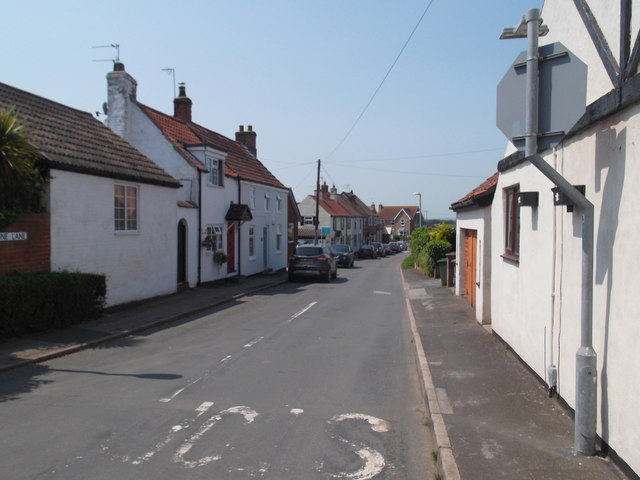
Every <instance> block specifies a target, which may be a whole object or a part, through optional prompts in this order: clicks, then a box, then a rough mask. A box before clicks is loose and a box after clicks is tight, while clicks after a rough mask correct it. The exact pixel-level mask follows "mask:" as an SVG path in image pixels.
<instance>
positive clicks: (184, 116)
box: [173, 82, 193, 122]
mask: <svg viewBox="0 0 640 480" xmlns="http://www.w3.org/2000/svg"><path fill="white" fill-rule="evenodd" d="M178 88H179V91H178V96H177V97H176V98H174V99H173V116H174V117H175V118H177V119H178V120H182V121H183V122H190V121H191V105H192V104H193V102H192V101H191V99H190V98H189V97H187V92H186V84H185V83H184V82H180V83H179V84H178Z"/></svg>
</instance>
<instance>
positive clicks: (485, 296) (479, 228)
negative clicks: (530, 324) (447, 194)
mask: <svg viewBox="0 0 640 480" xmlns="http://www.w3.org/2000/svg"><path fill="white" fill-rule="evenodd" d="M497 182H498V174H497V173H496V174H494V175H492V176H491V177H489V178H488V179H487V180H485V181H484V182H482V183H481V184H480V185H478V186H477V187H476V188H474V189H473V190H472V191H471V192H469V193H468V194H467V195H465V196H464V197H462V198H461V199H460V200H458V201H457V202H454V203H453V204H452V205H451V209H452V210H453V211H454V212H455V213H456V245H455V247H456V273H455V275H456V285H455V291H456V295H461V296H463V297H465V298H466V300H467V301H468V302H469V304H470V305H471V307H472V308H473V309H474V310H475V316H476V320H477V321H478V322H479V323H481V324H488V323H491V202H492V201H493V195H494V193H495V191H496V184H497Z"/></svg>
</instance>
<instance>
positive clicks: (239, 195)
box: [236, 177, 242, 276]
mask: <svg viewBox="0 0 640 480" xmlns="http://www.w3.org/2000/svg"><path fill="white" fill-rule="evenodd" d="M241 185H242V183H240V177H238V205H240V204H241V203H242V189H241ZM237 225H238V229H237V230H238V248H237V249H236V251H237V252H238V255H237V257H238V276H240V275H242V271H241V269H240V265H241V263H242V262H241V260H242V242H241V241H240V230H241V228H240V227H241V226H242V222H237Z"/></svg>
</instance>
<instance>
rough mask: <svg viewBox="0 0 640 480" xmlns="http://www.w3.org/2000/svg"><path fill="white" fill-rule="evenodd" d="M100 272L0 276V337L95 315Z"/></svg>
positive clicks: (101, 297)
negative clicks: (98, 273)
mask: <svg viewBox="0 0 640 480" xmlns="http://www.w3.org/2000/svg"><path fill="white" fill-rule="evenodd" d="M105 295H106V280H105V276H104V275H97V274H88V273H70V272H51V273H28V274H20V273H18V274H15V275H8V276H5V277H0V337H15V336H19V335H24V334H27V333H33V332H39V331H44V330H49V329H53V328H63V327H66V326H68V325H73V324H75V323H79V322H82V321H84V320H89V319H92V318H97V317H99V316H100V314H101V313H102V308H103V307H104V301H105Z"/></svg>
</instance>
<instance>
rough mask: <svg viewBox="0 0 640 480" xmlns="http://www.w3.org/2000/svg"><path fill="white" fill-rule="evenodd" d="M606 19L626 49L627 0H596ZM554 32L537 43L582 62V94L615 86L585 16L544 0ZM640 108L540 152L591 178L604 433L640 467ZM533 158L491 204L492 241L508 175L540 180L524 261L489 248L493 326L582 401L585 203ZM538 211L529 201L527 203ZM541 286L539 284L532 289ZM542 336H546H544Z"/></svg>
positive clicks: (637, 9)
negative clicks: (556, 187)
mask: <svg viewBox="0 0 640 480" xmlns="http://www.w3.org/2000/svg"><path fill="white" fill-rule="evenodd" d="M588 3H589V6H590V8H591V9H592V11H593V13H594V15H595V17H596V19H597V22H598V24H599V27H600V28H601V30H602V31H603V33H604V35H605V37H606V40H607V42H608V44H609V46H610V48H611V50H612V52H613V54H614V56H615V57H616V58H619V52H618V50H619V38H618V37H619V28H620V2H618V1H614V0H602V1H598V2H596V1H589V2H588ZM633 13H634V14H633V15H632V25H631V26H632V31H631V39H632V44H633V39H634V38H635V37H636V35H637V34H638V26H639V25H640V4H639V2H634V3H633ZM542 16H543V19H544V23H545V24H547V25H548V26H549V28H550V33H549V35H548V36H547V37H544V39H541V44H544V43H550V42H553V41H561V42H562V43H563V44H564V45H566V46H567V47H568V48H569V49H571V50H572V51H573V52H574V53H575V54H577V55H578V56H579V57H580V58H581V59H582V61H584V62H585V63H587V65H588V67H589V70H588V87H587V92H588V93H587V97H588V98H587V102H593V101H595V100H597V99H598V98H600V97H601V96H602V95H604V94H606V93H608V92H609V91H611V90H612V88H613V84H612V82H611V80H610V79H609V77H608V75H607V74H606V72H605V71H604V67H603V66H602V63H601V60H600V58H599V56H598V54H597V52H596V50H595V47H594V46H593V44H592V41H591V39H590V38H589V36H588V33H587V31H586V29H585V27H584V25H583V24H582V20H581V18H580V16H579V15H578V13H577V11H576V9H575V6H574V4H573V2H565V1H563V0H547V1H546V2H545V7H544V10H543V12H542ZM639 132H640V108H639V107H638V106H637V105H636V106H633V107H630V108H629V109H627V110H625V111H623V112H621V113H618V114H616V115H613V116H611V117H609V118H606V119H603V120H602V121H600V122H599V123H598V124H595V125H593V126H592V127H591V128H590V129H589V130H587V131H585V132H584V133H582V134H581V135H579V136H576V137H573V138H571V139H569V140H568V141H565V142H564V144H562V145H560V146H559V147H558V149H557V152H555V153H554V152H550V151H548V152H544V153H545V154H544V158H545V160H546V161H548V162H549V163H550V164H551V165H553V166H554V167H555V168H556V170H558V171H559V172H560V173H561V174H562V175H563V176H564V177H565V178H567V179H568V180H569V181H570V182H571V183H572V184H574V185H585V186H586V196H587V198H588V199H589V201H591V202H592V203H593V204H594V207H595V238H594V243H595V250H594V255H595V258H594V275H593V282H594V292H593V294H594V298H593V346H594V349H595V351H596V354H597V359H598V420H597V428H598V435H600V436H601V437H602V438H603V439H604V440H605V441H606V442H607V443H608V444H609V445H610V446H611V448H613V449H614V450H615V451H616V453H617V454H618V455H619V456H620V457H621V458H622V459H623V460H624V461H625V462H626V463H627V464H628V465H629V466H630V467H631V468H632V469H633V470H634V471H635V472H636V473H638V472H640V450H639V449H638V448H637V445H638V442H639V441H640V433H639V432H640V417H639V416H638V415H637V399H638V397H639V396H640V386H639V385H640V382H638V380H637V378H636V377H637V376H638V374H637V372H638V371H639V367H640V354H639V353H638V349H637V348H636V347H635V343H636V341H637V339H638V338H640V322H638V318H639V317H640V307H639V306H638V302H635V301H633V299H634V298H635V295H636V292H637V291H638V288H639V287H640V276H639V275H638V272H639V271H640V260H639V257H638V255H637V245H638V240H639V238H638V228H637V226H638V224H639V222H640V218H639V217H640V214H639V212H638V205H639V204H640V192H639V189H638V185H640V169H639V168H638V164H637V161H636V160H637V158H638V155H639V154H640V152H639V151H638V148H637V145H638V142H639V141H640V138H639V137H640V134H639ZM539 177H540V174H539V173H538V172H537V170H536V169H535V168H533V167H532V166H530V165H529V164H528V163H526V164H523V165H521V166H519V167H517V168H514V169H512V170H510V171H508V172H502V173H501V176H500V180H499V184H498V190H497V192H496V196H495V198H494V202H493V211H492V213H493V218H494V222H493V228H492V230H493V239H494V245H497V244H498V242H501V241H502V239H503V238H504V232H503V225H502V224H503V213H502V209H503V206H502V197H501V191H502V189H503V188H504V187H506V186H509V184H513V183H519V182H520V183H521V184H526V185H527V187H526V188H525V187H523V188H522V190H525V189H527V190H529V189H530V190H534V189H536V188H537V189H538V191H539V192H540V206H539V208H538V215H537V220H536V221H535V222H533V218H532V219H531V221H532V222H533V223H536V224H537V230H533V229H529V228H528V226H529V220H527V219H526V218H525V215H527V216H530V215H531V213H527V211H524V212H523V220H522V229H521V247H520V251H521V254H520V262H519V265H513V264H512V263H510V262H507V261H505V260H503V259H502V258H501V257H500V256H499V251H496V250H498V249H496V248H494V254H493V257H492V274H493V283H492V290H493V294H492V316H493V319H492V320H493V328H494V330H495V331H496V333H498V334H499V335H500V336H501V337H502V338H504V339H505V340H506V341H507V342H508V343H509V344H510V345H511V346H512V347H513V348H514V350H515V351H516V353H518V355H520V356H521V357H522V358H523V359H524V360H525V361H526V362H527V364H528V365H529V366H530V367H531V368H533V369H534V370H535V371H536V372H537V373H538V375H540V376H541V377H542V378H546V372H545V368H546V365H548V364H551V363H553V364H554V365H556V366H557V367H558V375H559V377H558V388H559V393H560V394H561V395H562V397H563V399H564V400H565V401H567V403H568V404H569V405H570V406H571V407H575V354H576V351H577V349H578V347H579V344H580V318H581V311H580V310H581V309H580V300H581V257H582V238H581V235H582V227H581V216H580V214H579V213H578V212H575V213H567V212H566V209H565V207H554V206H553V205H552V204H551V203H552V202H551V201H552V199H551V198H550V193H549V189H550V188H551V187H552V185H550V183H549V182H548V181H544V180H542V181H541V180H539ZM527 210H531V209H527ZM532 286H535V288H532ZM542 338H543V339H544V341H541V340H540V339H542Z"/></svg>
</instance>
